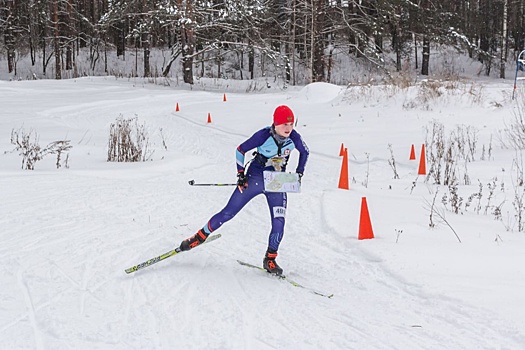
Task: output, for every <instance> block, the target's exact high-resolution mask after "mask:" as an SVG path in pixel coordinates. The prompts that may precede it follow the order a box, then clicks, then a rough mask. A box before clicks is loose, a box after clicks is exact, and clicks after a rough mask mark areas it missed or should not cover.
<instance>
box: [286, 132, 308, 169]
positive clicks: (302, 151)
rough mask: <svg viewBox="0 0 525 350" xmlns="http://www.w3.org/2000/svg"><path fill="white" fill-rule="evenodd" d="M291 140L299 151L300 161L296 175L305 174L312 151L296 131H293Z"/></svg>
mask: <svg viewBox="0 0 525 350" xmlns="http://www.w3.org/2000/svg"><path fill="white" fill-rule="evenodd" d="M290 138H291V139H292V141H293V143H294V144H295V148H296V149H297V150H298V151H299V161H298V162H297V168H296V169H295V172H296V173H299V174H303V173H304V169H305V167H306V162H307V161H308V156H309V155H310V150H309V149H308V146H307V145H306V143H305V142H304V140H303V138H302V137H301V135H300V134H299V133H298V132H296V131H295V130H293V131H292V133H291V135H290Z"/></svg>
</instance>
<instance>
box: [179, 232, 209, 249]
mask: <svg viewBox="0 0 525 350" xmlns="http://www.w3.org/2000/svg"><path fill="white" fill-rule="evenodd" d="M206 238H208V235H207V234H206V232H204V230H199V231H197V233H196V234H194V235H193V236H191V237H190V238H188V239H185V240H184V241H182V242H181V244H180V247H179V249H180V250H182V251H186V250H190V249H193V248H195V247H196V246H198V245H199V244H201V243H203V242H204V241H205V240H206Z"/></svg>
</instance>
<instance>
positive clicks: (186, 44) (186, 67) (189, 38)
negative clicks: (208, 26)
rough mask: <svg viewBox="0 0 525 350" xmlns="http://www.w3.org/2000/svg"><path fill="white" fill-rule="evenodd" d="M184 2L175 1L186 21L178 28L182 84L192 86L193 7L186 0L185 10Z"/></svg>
mask: <svg viewBox="0 0 525 350" xmlns="http://www.w3.org/2000/svg"><path fill="white" fill-rule="evenodd" d="M183 1H184V0H177V5H178V7H179V10H180V11H182V12H183V13H184V14H185V18H186V19H187V21H184V22H183V23H182V24H181V26H180V31H181V33H180V34H181V35H180V41H181V47H182V76H183V78H184V82H185V83H187V84H192V85H193V54H194V52H195V33H194V30H193V6H192V0H186V2H185V5H186V8H184V7H183Z"/></svg>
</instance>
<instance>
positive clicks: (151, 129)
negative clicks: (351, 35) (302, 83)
mask: <svg viewBox="0 0 525 350" xmlns="http://www.w3.org/2000/svg"><path fill="white" fill-rule="evenodd" d="M231 84H234V83H233V82H230V83H229V85H228V88H229V90H227V91H226V90H223V91H221V90H220V89H215V91H214V92H208V91H189V90H187V89H184V88H181V87H179V88H169V87H159V86H155V85H144V84H142V83H138V82H132V81H123V80H115V79H114V78H83V79H76V80H65V81H51V80H47V81H16V82H5V81H0V105H1V106H2V108H1V109H0V151H1V152H0V198H1V200H0V227H1V230H0V242H1V243H2V244H1V245H0V256H1V257H2V264H1V265H0V285H1V286H2V287H1V288H0V348H1V349H53V350H55V349H86V350H87V349H89V350H92V349H239V350H241V349H257V350H258V349H261V350H265V349H403V350H406V349H522V348H523V346H524V345H523V344H525V331H524V329H525V328H524V326H525V297H524V295H523V291H524V290H525V267H524V266H525V255H524V254H523V252H524V249H525V233H524V232H518V224H519V219H518V218H517V216H516V215H517V214H518V212H517V210H518V211H519V206H518V209H516V205H514V204H513V203H514V202H515V198H516V197H517V196H518V197H519V195H520V193H522V192H523V190H520V187H519V186H517V185H516V184H517V183H518V179H517V177H518V176H519V175H520V167H521V165H522V160H521V154H520V153H519V152H517V151H516V150H514V149H512V148H504V147H502V141H504V140H505V135H504V132H502V130H503V129H504V128H505V127H508V126H509V125H511V124H512V123H513V121H514V120H515V118H516V117H515V116H516V113H517V108H516V105H517V104H516V101H511V100H510V98H509V96H510V94H509V93H510V92H511V88H512V87H511V84H510V83H508V82H497V83H495V82H486V83H461V82H456V83H455V84H452V85H447V86H440V87H437V88H436V87H433V88H431V87H428V88H427V89H424V88H422V87H412V88H410V89H400V88H395V87H389V86H376V87H354V88H352V89H349V90H347V89H344V88H340V87H337V86H333V85H328V84H312V85H309V86H307V87H304V88H299V87H298V88H294V87H292V88H289V89H287V90H285V91H277V90H275V91H271V92H268V93H251V94H247V93H242V91H245V87H243V86H238V87H236V86H232V85H231ZM232 90H235V91H237V92H236V93H234V92H231V91H232ZM436 91H437V92H436ZM225 93H226V97H227V101H223V97H224V94H225ZM177 104H178V105H179V107H180V110H179V111H176V110H175V107H176V105H177ZM280 104H287V105H289V106H290V107H291V108H292V109H293V110H294V112H295V115H296V116H297V117H298V125H297V127H296V130H297V131H299V132H300V133H301V135H302V136H303V138H304V139H305V141H306V143H307V144H308V146H309V148H310V151H311V155H310V159H309V163H308V164H307V168H306V171H305V175H304V178H303V187H302V193H300V194H295V193H294V194H289V196H288V212H287V222H286V230H285V235H284V239H283V242H282V244H281V247H280V250H279V258H278V262H279V264H280V265H281V266H282V267H283V268H284V271H285V274H286V275H287V276H289V277H290V278H291V279H293V280H295V281H297V282H299V283H301V284H303V285H305V286H307V287H309V288H313V289H315V290H319V291H322V292H325V293H328V294H330V293H333V294H334V296H333V298H330V299H329V298H324V297H322V296H318V295H315V294H312V293H310V292H309V291H308V290H305V289H300V288H296V287H294V286H292V285H291V284H289V283H286V282H285V281H280V280H278V279H276V278H274V277H272V276H270V275H268V274H265V273H263V272H260V271H258V270H255V269H250V268H247V267H244V266H241V265H239V264H238V263H237V261H236V260H237V259H239V260H242V261H246V262H249V263H252V264H258V265H260V264H261V263H262V259H263V256H264V252H265V251H266V245H267V239H268V233H269V228H270V226H269V225H270V217H269V214H268V209H267V207H266V202H265V199H264V197H262V196H261V197H257V198H256V199H254V200H253V201H252V202H250V203H249V204H248V205H247V206H246V207H245V208H244V210H243V211H242V212H241V213H240V214H239V215H238V216H236V217H235V218H234V219H233V220H232V221H230V222H228V223H227V224H225V225H224V226H223V227H222V228H221V229H220V230H219V231H218V232H219V233H221V234H222V237H221V238H220V239H218V240H217V241H214V242H211V243H209V244H207V245H205V246H202V247H199V248H196V249H195V250H192V251H190V252H187V253H183V254H180V255H177V256H174V257H172V258H169V259H167V260H165V261H162V262H160V263H158V264H155V265H153V266H151V267H149V268H146V269H144V270H141V271H138V272H136V273H134V274H130V275H127V274H125V273H124V269H126V268H128V267H130V266H133V265H135V264H138V263H140V262H142V261H145V260H147V259H149V258H152V257H154V256H157V255H159V254H161V253H164V252H166V251H168V250H170V249H173V248H174V247H176V246H178V245H179V244H180V242H181V240H183V239H185V238H187V237H189V236H190V235H192V234H193V233H195V232H196V231H197V230H198V229H200V228H201V227H202V226H203V225H204V224H205V223H206V222H207V220H208V219H209V218H210V217H211V215H213V214H214V213H216V212H217V211H218V210H220V209H221V208H222V207H223V206H224V205H225V204H226V202H227V200H228V198H229V196H230V193H231V190H232V188H231V187H195V186H190V185H189V184H188V181H189V180H192V179H193V180H195V182H200V183H231V182H235V173H236V169H235V149H236V147H237V146H238V145H239V144H240V143H241V142H242V141H244V140H245V139H246V138H247V137H249V136H250V135H252V134H253V133H254V132H255V131H256V130H258V129H260V128H262V127H264V126H266V125H269V124H270V123H271V120H272V119H271V115H272V112H273V110H274V108H275V107H276V106H277V105H280ZM208 113H209V114H210V118H211V121H212V122H211V123H207V116H208ZM119 117H123V118H133V117H137V120H138V122H140V123H143V124H144V125H145V127H146V130H147V132H148V137H149V141H150V147H149V150H150V152H152V153H149V155H150V156H149V158H150V160H149V161H146V162H140V163H111V162H106V158H107V145H108V137H109V130H110V124H112V123H114V122H115V120H116V119H117V118H119ZM436 125H438V126H439V125H441V126H443V128H444V130H445V135H446V136H447V137H448V136H450V135H453V133H454V131H458V130H470V131H469V132H473V133H474V135H475V138H476V140H477V142H476V146H475V150H474V151H473V153H474V155H473V157H472V158H473V160H471V161H469V162H466V161H465V162H461V166H460V167H459V168H458V171H459V172H460V174H459V175H460V178H461V179H465V178H466V177H468V178H469V180H470V184H469V185H464V184H463V183H460V184H459V186H458V188H459V189H458V191H459V193H460V195H461V198H462V204H461V206H460V208H459V211H460V214H455V213H453V212H452V211H453V210H452V209H453V204H452V202H451V201H450V198H451V196H452V195H453V193H450V188H447V186H436V185H433V181H432V179H429V181H427V182H425V177H424V176H421V175H420V176H418V174H417V173H418V163H419V157H420V147H421V145H422V144H423V143H425V141H427V142H428V141H429V135H430V134H429V130H430V129H432V127H435V126H436ZM22 130H23V131H25V132H26V133H28V132H29V131H31V130H32V131H33V135H35V133H36V134H37V135H38V142H39V144H40V145H41V146H45V145H48V144H49V143H51V142H53V141H57V140H71V146H72V148H71V150H70V152H69V157H68V158H67V159H66V158H65V155H64V157H63V158H62V160H61V164H62V166H61V167H60V169H57V168H56V165H55V163H56V162H57V159H56V156H55V155H47V156H46V157H45V158H44V159H43V160H41V161H38V162H37V163H36V164H35V170H33V171H29V170H22V169H21V164H22V157H21V156H20V155H19V154H18V152H16V151H14V148H15V146H14V145H13V144H11V142H10V141H11V140H10V137H11V133H12V131H19V132H22ZM471 135H473V134H471ZM342 143H343V144H344V146H345V147H347V148H348V154H349V175H350V189H349V190H343V189H338V188H337V184H338V179H339V175H340V170H341V162H342V157H340V156H339V151H340V147H341V144H342ZM413 144H414V145H415V149H416V153H417V157H418V160H409V152H410V149H411V146H412V145H413ZM427 153H428V154H430V150H428V149H427ZM297 157H298V155H297V154H296V153H294V154H293V155H292V164H295V163H294V162H296V161H297ZM392 159H395V166H394V167H393V166H391V165H390V164H389V161H392ZM66 161H67V162H66ZM427 164H428V165H427V166H429V165H430V160H428V162H427ZM66 165H67V167H66ZM291 168H292V169H293V168H294V167H293V166H292V167H291ZM521 169H523V168H521ZM394 170H395V171H394ZM395 173H397V175H398V176H399V179H394V177H395V176H394V175H395ZM480 184H481V185H482V188H483V191H482V195H481V196H478V197H476V196H474V197H471V196H473V195H474V194H476V193H479V192H480V189H479V187H480ZM488 184H495V185H491V186H495V189H493V190H492V192H490V191H489V186H488ZM436 191H438V194H437V195H436ZM520 191H521V192H520ZM490 193H492V195H491V194H490ZM444 194H447V197H446V198H445V199H443V195H444ZM362 197H366V198H367V202H368V208H369V211H370V218H371V221H372V225H373V229H374V233H375V239H371V240H363V241H359V240H357V232H358V228H359V215H360V209H361V208H360V205H361V198H362ZM469 197H471V199H470V202H469ZM467 202H468V203H470V206H468V207H467V206H466V203H467ZM432 203H434V206H435V210H436V213H441V215H444V219H445V221H446V222H445V221H444V220H439V218H437V217H436V215H437V214H435V215H434V218H433V219H431V218H430V217H431V215H430V214H431V211H430V209H429V205H431V204H432ZM495 209H498V210H499V213H500V214H499V215H498V211H496V212H495ZM431 220H433V222H434V224H435V227H433V228H430V227H429V224H430V222H431ZM453 230H454V231H453ZM456 235H457V236H456ZM458 237H459V238H460V240H461V243H460V242H459V241H458Z"/></svg>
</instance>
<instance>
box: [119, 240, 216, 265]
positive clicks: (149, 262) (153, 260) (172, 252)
mask: <svg viewBox="0 0 525 350" xmlns="http://www.w3.org/2000/svg"><path fill="white" fill-rule="evenodd" d="M219 237H221V234H220V233H218V234H216V235H212V236H209V237H208V238H207V239H206V240H205V241H204V242H203V243H202V244H205V243H210V242H212V241H215V240H216V239H217V238H219ZM197 247H198V246H197ZM180 252H182V250H180V247H177V248H175V249H173V250H170V251H169V252H166V253H164V254H161V255H159V256H157V257H154V258H151V259H149V260H146V261H144V262H143V263H140V264H138V265H135V266H132V267H130V268H129V269H125V270H124V271H126V273H132V272H135V271H137V270H140V269H143V268H146V267H148V266H151V265H153V264H156V263H158V262H159V261H162V260H164V259H167V258H169V257H172V256H174V255H177V254H179V253H180Z"/></svg>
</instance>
